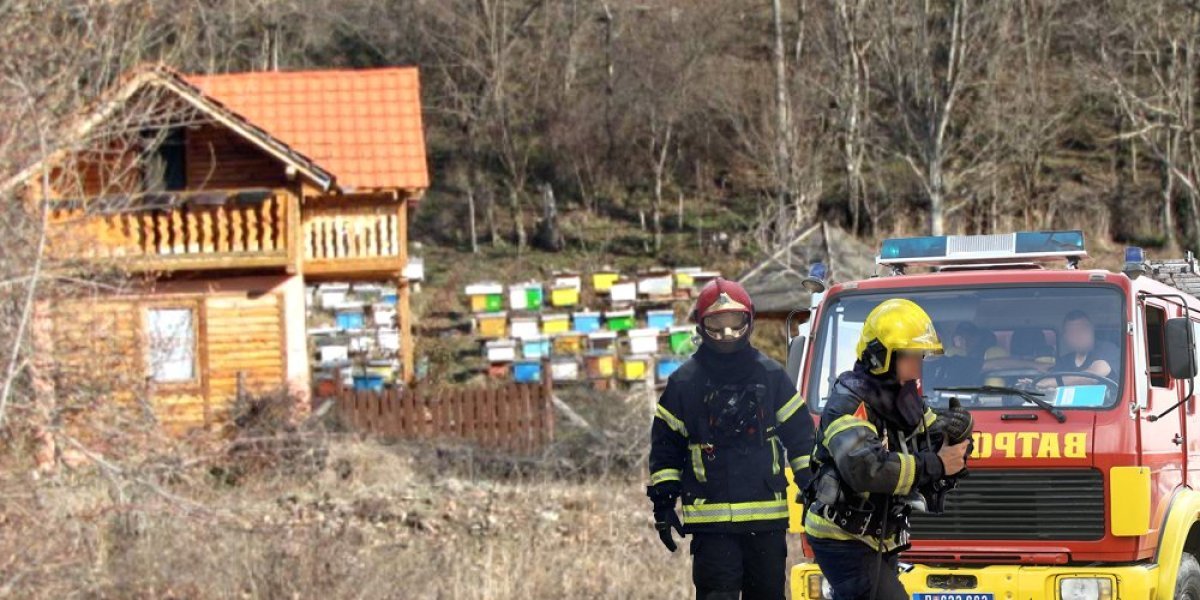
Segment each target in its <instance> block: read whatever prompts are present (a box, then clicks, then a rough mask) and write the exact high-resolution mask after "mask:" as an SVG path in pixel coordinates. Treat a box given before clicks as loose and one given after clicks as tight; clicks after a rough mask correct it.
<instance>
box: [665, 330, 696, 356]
mask: <svg viewBox="0 0 1200 600" xmlns="http://www.w3.org/2000/svg"><path fill="white" fill-rule="evenodd" d="M670 331H671V333H670V337H668V338H667V339H668V341H669V343H670V345H671V354H677V355H679V356H688V355H690V354H691V353H693V352H695V351H696V343H695V341H693V339H692V338H693V336H695V334H696V331H695V330H694V329H692V328H691V327H686V326H681V327H672V328H671V330H670Z"/></svg>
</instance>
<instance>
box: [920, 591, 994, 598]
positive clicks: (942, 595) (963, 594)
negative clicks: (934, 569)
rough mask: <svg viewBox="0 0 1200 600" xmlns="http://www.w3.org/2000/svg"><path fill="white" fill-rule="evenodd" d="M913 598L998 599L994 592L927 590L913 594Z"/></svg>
mask: <svg viewBox="0 0 1200 600" xmlns="http://www.w3.org/2000/svg"><path fill="white" fill-rule="evenodd" d="M913 600H996V599H995V596H994V595H993V594H981V593H979V592H926V593H918V594H913Z"/></svg>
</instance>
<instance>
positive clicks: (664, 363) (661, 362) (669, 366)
mask: <svg viewBox="0 0 1200 600" xmlns="http://www.w3.org/2000/svg"><path fill="white" fill-rule="evenodd" d="M682 364H683V359H682V358H680V357H678V356H661V357H659V359H658V364H657V366H656V367H655V374H656V375H657V376H658V380H659V381H666V380H667V378H668V377H670V376H671V373H674V372H675V370H676V369H678V368H679V367H680V365H682Z"/></svg>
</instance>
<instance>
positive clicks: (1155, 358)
mask: <svg viewBox="0 0 1200 600" xmlns="http://www.w3.org/2000/svg"><path fill="white" fill-rule="evenodd" d="M1166 322H1167V313H1166V312H1165V311H1163V309H1161V308H1158V307H1155V306H1147V307H1146V372H1147V373H1148V374H1149V375H1150V385H1152V386H1154V387H1160V388H1165V387H1171V380H1170V377H1168V376H1167V353H1166V351H1165V348H1166V344H1165V341H1166V338H1165V336H1164V333H1163V328H1164V326H1165V324H1166Z"/></svg>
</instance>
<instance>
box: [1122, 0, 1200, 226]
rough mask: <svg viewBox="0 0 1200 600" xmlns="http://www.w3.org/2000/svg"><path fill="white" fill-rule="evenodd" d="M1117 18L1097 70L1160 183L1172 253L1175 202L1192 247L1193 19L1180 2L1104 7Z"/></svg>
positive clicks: (1196, 162) (1196, 158)
mask: <svg viewBox="0 0 1200 600" xmlns="http://www.w3.org/2000/svg"><path fill="white" fill-rule="evenodd" d="M1110 8H1111V9H1113V10H1114V11H1119V14H1120V15H1121V16H1122V17H1124V18H1121V19H1119V21H1118V23H1119V24H1120V28H1119V29H1118V30H1117V31H1116V32H1114V33H1110V37H1109V38H1108V39H1106V40H1104V44H1103V46H1102V59H1103V70H1102V71H1101V75H1100V77H1102V78H1103V81H1104V82H1105V83H1107V84H1108V86H1109V88H1110V89H1111V90H1112V94H1113V95H1114V97H1115V100H1116V102H1117V105H1118V106H1119V107H1120V109H1121V111H1122V113H1123V114H1124V116H1125V122H1126V123H1128V124H1129V126H1130V130H1129V131H1123V132H1121V133H1120V136H1119V137H1120V138H1122V139H1135V140H1137V141H1138V142H1139V143H1140V144H1141V145H1142V146H1143V147H1144V148H1145V149H1146V151H1147V152H1148V154H1149V155H1150V156H1152V157H1153V158H1154V159H1155V161H1156V163H1157V165H1158V172H1159V176H1160V182H1161V183H1160V186H1159V196H1160V207H1159V216H1160V223H1161V227H1162V231H1163V234H1164V235H1165V236H1166V242H1167V244H1168V245H1169V246H1172V247H1175V246H1177V245H1178V240H1177V233H1176V231H1177V228H1178V224H1177V223H1176V217H1175V213H1176V208H1175V206H1174V203H1175V200H1176V198H1177V196H1178V195H1179V194H1180V193H1182V195H1183V196H1184V197H1185V198H1186V199H1187V201H1188V207H1189V210H1188V212H1189V214H1190V215H1191V216H1192V219H1193V221H1192V223H1191V226H1190V229H1191V231H1192V236H1193V238H1192V243H1193V244H1195V245H1196V246H1197V247H1200V212H1198V209H1200V203H1198V197H1200V190H1197V185H1198V184H1200V155H1198V153H1197V150H1198V146H1197V134H1196V127H1195V123H1196V112H1195V103H1196V74H1197V71H1196V68H1197V57H1196V52H1197V50H1198V48H1200V47H1198V46H1197V42H1198V41H1200V13H1198V12H1197V10H1196V8H1195V7H1194V6H1193V5H1191V4H1189V3H1185V2H1177V1H1170V0H1160V1H1155V2H1144V3H1137V4H1126V3H1116V4H1114V5H1113V6H1111V7H1110Z"/></svg>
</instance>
